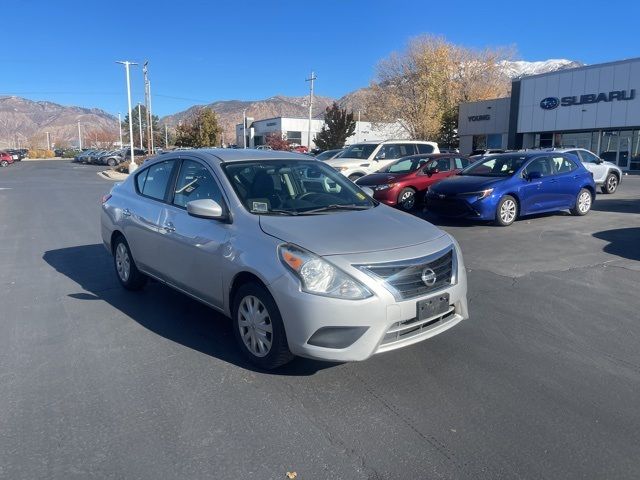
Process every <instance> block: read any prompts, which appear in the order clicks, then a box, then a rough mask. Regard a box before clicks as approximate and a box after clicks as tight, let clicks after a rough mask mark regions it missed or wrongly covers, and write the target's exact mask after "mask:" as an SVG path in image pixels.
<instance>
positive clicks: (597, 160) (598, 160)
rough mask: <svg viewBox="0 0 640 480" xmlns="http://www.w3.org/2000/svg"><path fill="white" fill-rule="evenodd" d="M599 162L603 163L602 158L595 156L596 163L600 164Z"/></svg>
mask: <svg viewBox="0 0 640 480" xmlns="http://www.w3.org/2000/svg"><path fill="white" fill-rule="evenodd" d="M601 163H604V160H603V159H601V158H596V165H600V164H601Z"/></svg>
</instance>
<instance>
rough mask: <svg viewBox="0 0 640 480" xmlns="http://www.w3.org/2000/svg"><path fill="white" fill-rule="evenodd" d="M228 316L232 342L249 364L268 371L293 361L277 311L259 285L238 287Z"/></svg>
mask: <svg viewBox="0 0 640 480" xmlns="http://www.w3.org/2000/svg"><path fill="white" fill-rule="evenodd" d="M232 315H233V330H234V334H235V337H236V341H237V343H238V346H239V347H240V350H241V351H242V353H243V354H244V355H245V356H246V357H247V358H248V359H249V361H250V362H251V363H253V364H254V365H256V366H258V367H260V368H264V369H265V370H272V369H274V368H278V367H280V366H281V365H284V364H285V363H287V362H289V361H290V360H291V359H292V358H293V354H292V353H291V352H290V351H289V345H288V343H287V335H286V333H285V329H284V323H283V322H282V317H281V316H280V310H279V309H278V306H277V305H276V302H275V300H274V299H273V297H272V296H271V294H270V293H269V292H268V291H267V289H266V288H264V287H263V286H262V285H260V284H258V283H246V284H244V285H242V286H241V287H240V288H239V289H238V292H237V293H236V295H235V297H234V299H233V310H232Z"/></svg>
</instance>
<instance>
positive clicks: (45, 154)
mask: <svg viewBox="0 0 640 480" xmlns="http://www.w3.org/2000/svg"><path fill="white" fill-rule="evenodd" d="M55 156H56V154H55V153H54V152H53V150H46V149H41V148H30V149H29V158H53V157H55Z"/></svg>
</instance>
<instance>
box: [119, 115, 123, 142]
mask: <svg viewBox="0 0 640 480" xmlns="http://www.w3.org/2000/svg"><path fill="white" fill-rule="evenodd" d="M118 128H120V148H124V145H123V144H122V117H121V115H120V112H118Z"/></svg>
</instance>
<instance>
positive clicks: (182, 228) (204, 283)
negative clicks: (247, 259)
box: [158, 157, 230, 307]
mask: <svg viewBox="0 0 640 480" xmlns="http://www.w3.org/2000/svg"><path fill="white" fill-rule="evenodd" d="M172 190H173V192H172V195H170V203H169V204H167V205H165V206H164V209H163V211H162V213H161V217H160V229H161V237H162V240H161V242H160V248H159V249H158V255H160V256H162V274H163V278H164V279H165V280H166V281H167V282H168V283H170V284H172V285H173V286H175V287H177V288H179V289H181V290H183V291H185V292H187V293H189V294H191V295H194V296H196V297H198V298H200V299H201V300H204V301H205V302H207V303H209V304H211V305H214V306H217V307H222V306H223V292H222V280H223V279H222V268H221V266H222V260H223V258H224V257H223V253H224V252H223V250H224V246H225V244H226V241H227V239H228V238H229V227H230V224H229V223H226V222H223V221H219V220H212V219H205V218H197V217H194V216H191V215H189V213H187V203H188V202H190V201H192V200H201V199H212V200H215V201H216V202H218V204H220V205H221V206H222V207H223V209H225V211H226V208H227V207H226V205H227V202H226V201H225V200H224V197H223V194H222V190H221V188H220V186H219V183H218V182H217V180H216V178H215V176H214V175H213V173H212V172H211V171H210V170H209V169H208V167H207V166H206V165H205V164H204V163H203V162H202V161H200V160H198V159H195V158H189V157H183V158H182V160H181V162H180V165H179V168H178V172H177V175H176V180H175V183H174V187H173V189H172Z"/></svg>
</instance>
